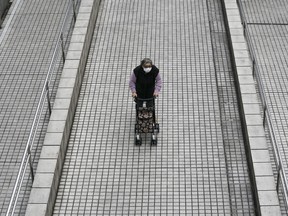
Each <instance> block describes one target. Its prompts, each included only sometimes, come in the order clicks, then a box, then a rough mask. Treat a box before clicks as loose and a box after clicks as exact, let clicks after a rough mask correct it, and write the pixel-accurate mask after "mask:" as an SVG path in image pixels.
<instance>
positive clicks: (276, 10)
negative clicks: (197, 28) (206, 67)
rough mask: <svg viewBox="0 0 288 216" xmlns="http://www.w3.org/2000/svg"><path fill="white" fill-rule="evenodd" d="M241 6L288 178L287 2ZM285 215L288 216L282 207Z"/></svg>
mask: <svg viewBox="0 0 288 216" xmlns="http://www.w3.org/2000/svg"><path fill="white" fill-rule="evenodd" d="M241 2H242V4H243V9H244V14H245V16H246V19H247V22H248V26H249V29H250V33H251V36H252V37H251V39H252V47H253V50H254V52H255V57H256V61H257V64H258V67H259V72H260V74H261V76H262V81H263V84H264V90H265V95H266V98H267V105H268V107H267V109H268V110H269V111H270V113H271V114H272V123H273V127H274V129H275V133H276V134H275V135H276V138H277V142H278V145H279V149H280V153H281V157H282V159H283V162H284V164H283V168H284V169H285V173H286V175H287V176H288V146H287V142H288V131H287V127H288V112H287V107H288V87H287V82H288V73H287V70H288V61H287V55H288V38H287V35H288V14H287V11H288V3H287V1H286V0H272V1H268V0H265V1H262V0H255V1H241ZM275 176H276V175H275ZM282 212H283V214H285V215H286V214H287V210H285V209H284V208H283V207H282Z"/></svg>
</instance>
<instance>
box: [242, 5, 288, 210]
mask: <svg viewBox="0 0 288 216" xmlns="http://www.w3.org/2000/svg"><path fill="white" fill-rule="evenodd" d="M237 3H238V6H239V9H240V10H239V11H240V16H241V20H242V24H243V27H244V35H245V37H246V40H247V44H248V48H249V51H250V57H251V60H252V62H253V76H254V77H256V81H257V83H258V88H259V93H260V98H261V102H262V106H263V108H264V109H263V126H264V127H265V123H267V125H268V131H269V133H270V137H271V141H272V146H273V153H274V156H275V159H276V166H277V186H276V189H277V193H278V194H279V184H280V179H281V183H282V187H283V193H284V196H285V203H286V208H288V181H287V176H286V173H285V171H284V170H283V162H282V161H283V160H282V157H281V154H280V151H279V145H278V141H277V139H276V135H275V129H274V126H273V124H272V121H271V119H272V118H271V113H270V110H269V108H268V106H267V99H266V94H265V89H264V84H263V79H262V77H261V74H260V72H259V68H258V64H257V60H256V58H255V53H254V50H253V47H252V39H251V34H250V32H249V28H248V24H247V20H246V17H245V14H244V12H243V6H242V2H241V1H240V0H237Z"/></svg>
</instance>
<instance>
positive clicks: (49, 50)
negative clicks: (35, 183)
mask: <svg viewBox="0 0 288 216" xmlns="http://www.w3.org/2000/svg"><path fill="white" fill-rule="evenodd" d="M68 2H69V0H64V1H58V0H50V1H45V0H37V1H35V0H30V1H24V0H14V1H13V4H12V8H11V9H10V11H9V15H8V16H7V17H6V20H5V23H4V26H5V24H7V23H8V24H7V28H3V29H1V36H0V92H1V94H0V107H1V109H0V170H1V172H0V188H1V189H0V215H3V214H5V213H6V210H7V208H8V204H9V201H10V197H11V194H12V191H13V187H14V184H15V180H16V176H17V173H18V170H19V167H20V163H21V159H22V156H23V153H24V150H25V147H26V143H27V140H28V137H29V132H30V129H31V126H32V122H33V118H34V115H35V113H36V108H37V104H38V101H39V98H40V95H41V91H42V88H43V85H44V81H45V78H46V74H47V72H48V68H49V64H50V62H51V60H52V55H53V51H54V49H55V45H56V41H57V37H58V35H59V31H60V26H61V23H62V22H63V18H64V15H65V12H66V10H67V6H68ZM14 8H15V10H14ZM13 10H14V12H13V14H14V15H13V16H12V15H11V14H12V11H13ZM11 16H12V18H11V21H9V22H8V20H9V18H10V17H11ZM52 86H56V87H57V82H55V78H53V80H52ZM52 89H53V88H52ZM54 94H55V89H54V91H53V90H52V97H54ZM43 117H44V116H43ZM46 117H48V118H45V119H44V120H43V121H42V122H41V124H40V128H42V132H41V134H39V135H38V136H37V137H36V139H35V142H36V143H39V145H36V146H35V147H34V151H35V152H36V154H34V153H33V155H36V157H35V158H33V160H35V161H37V157H38V156H39V152H40V151H41V144H42V142H43V139H44V135H45V131H46V128H47V123H48V120H49V116H48V115H46ZM43 122H44V123H43ZM36 165H37V163H34V166H35V168H36ZM24 185H25V187H24V188H25V189H24V191H23V192H21V194H20V197H21V203H19V205H18V208H17V210H16V212H17V213H19V214H20V215H23V214H24V213H25V209H26V204H27V201H28V198H29V193H30V189H31V185H32V183H31V180H29V181H28V182H26V183H25V184H24ZM23 196H24V199H23Z"/></svg>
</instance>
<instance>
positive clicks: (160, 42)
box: [54, 0, 254, 215]
mask: <svg viewBox="0 0 288 216" xmlns="http://www.w3.org/2000/svg"><path fill="white" fill-rule="evenodd" d="M218 3H219V2H218ZM218 3H215V2H214V3H213V1H208V2H207V4H206V2H203V1H200V0H199V1H188V0H183V1H181V3H179V2H177V3H176V2H175V1H172V0H168V1H167V0H165V1H164V0H158V1H149V2H145V4H143V3H140V2H139V1H134V2H133V3H131V1H127V0H120V1H104V0H102V3H101V8H100V14H99V17H98V21H97V23H96V28H95V33H94V37H93V41H92V46H91V49H90V54H89V57H88V62H87V67H86V72H85V75H84V80H83V84H82V89H81V92H80V98H79V102H78V107H77V110H76V114H75V121H74V125H73V128H72V133H71V137H70V142H69V146H68V149H67V154H66V159H65V163H64V167H63V173H62V178H61V182H60V186H59V191H58V196H57V200H56V204H55V208H54V215H63V214H66V215H77V214H80V215H119V214H123V215H127V214H136V215H139V214H147V215H148V214H156V215H157V214H163V215H166V214H167V215H182V214H187V215H192V214H193V215H231V214H232V213H234V214H237V215H253V214H254V212H253V201H252V200H251V192H250V186H249V178H248V173H247V165H246V164H245V163H244V162H243V160H245V153H244V147H243V140H242V141H241V139H242V134H241V132H240V125H239V124H240V122H239V119H238V121H235V122H232V119H234V118H235V119H237V118H239V116H238V115H239V114H238V111H237V109H236V107H237V103H236V99H235V98H234V99H233V97H235V95H233V94H234V93H235V89H233V86H231V85H232V83H233V79H232V74H231V68H230V66H229V65H230V63H229V60H228V59H227V56H229V55H228V49H227V47H225V33H224V32H223V24H221V22H219V23H218V22H217V21H216V20H218V19H213V18H214V17H218V18H219V15H217V13H219V8H220V6H219V4H218ZM217 11H218V12H217ZM220 17H221V16H220ZM209 19H210V21H211V22H210V23H209ZM212 20H213V22H212ZM219 30H220V32H221V31H222V32H223V33H222V34H219ZM212 44H213V45H212ZM226 46H227V45H226ZM146 56H149V57H151V58H152V59H153V60H154V61H155V64H156V65H157V66H158V67H159V68H160V70H161V74H162V78H163V80H164V83H163V91H162V93H161V96H160V98H159V100H158V102H157V107H158V114H157V115H158V120H159V122H160V126H161V133H160V136H159V143H158V146H157V147H151V146H150V145H149V143H150V139H149V137H146V138H145V139H144V143H143V144H142V146H141V147H137V146H134V131H133V130H134V122H135V118H134V117H135V114H134V112H135V111H134V106H133V102H132V99H131V98H130V95H129V90H128V78H129V76H130V73H131V70H132V68H133V67H135V66H136V65H137V64H139V61H140V60H141V59H142V58H143V57H146ZM219 58H220V59H221V60H220V61H219ZM216 60H218V62H216ZM221 61H222V62H221ZM222 63H223V64H222ZM222 65H224V68H221V66H222ZM216 74H217V76H216ZM228 92H229V93H228ZM227 113H228V114H227ZM224 114H225V115H224ZM221 117H222V118H221ZM222 126H223V127H222ZM231 126H232V127H231ZM231 128H234V130H233V132H231V131H230V130H229V129H231ZM231 138H235V139H231ZM241 145H242V147H239V146H241ZM237 156H238V157H237ZM226 162H228V163H226ZM233 167H234V169H233ZM231 192H232V193H231ZM237 196H238V198H237ZM239 196H241V198H240V199H239Z"/></svg>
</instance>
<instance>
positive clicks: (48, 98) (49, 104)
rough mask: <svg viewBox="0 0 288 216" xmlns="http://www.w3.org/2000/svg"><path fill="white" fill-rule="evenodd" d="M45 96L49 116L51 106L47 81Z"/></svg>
mask: <svg viewBox="0 0 288 216" xmlns="http://www.w3.org/2000/svg"><path fill="white" fill-rule="evenodd" d="M46 97H47V102H48V109H49V114H50V116H51V113H52V108H51V101H50V97H49V86H48V82H46Z"/></svg>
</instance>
